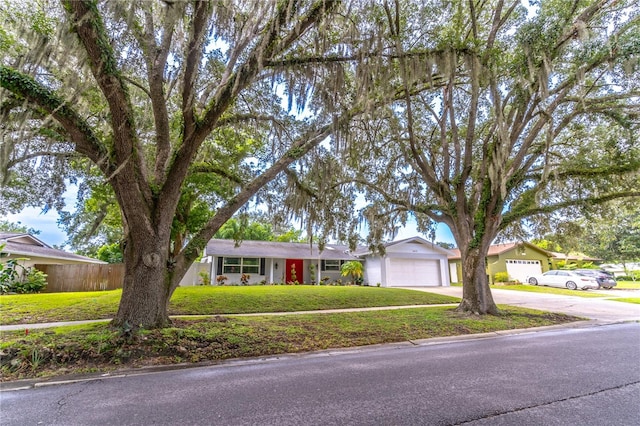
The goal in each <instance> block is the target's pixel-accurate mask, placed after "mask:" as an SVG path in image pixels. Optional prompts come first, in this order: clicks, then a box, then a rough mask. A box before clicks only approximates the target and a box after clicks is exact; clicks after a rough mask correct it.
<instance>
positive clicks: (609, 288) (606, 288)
mask: <svg viewBox="0 0 640 426" xmlns="http://www.w3.org/2000/svg"><path fill="white" fill-rule="evenodd" d="M604 288H605V290H611V289H612V288H613V287H604Z"/></svg>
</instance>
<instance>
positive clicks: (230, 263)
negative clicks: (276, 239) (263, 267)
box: [222, 257, 260, 274]
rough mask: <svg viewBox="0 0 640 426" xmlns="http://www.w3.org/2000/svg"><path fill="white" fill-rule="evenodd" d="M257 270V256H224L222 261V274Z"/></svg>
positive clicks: (247, 272) (248, 272)
mask: <svg viewBox="0 0 640 426" xmlns="http://www.w3.org/2000/svg"><path fill="white" fill-rule="evenodd" d="M259 271H260V258H258V257H225V258H223V261H222V273H223V274H257V273H258V272H259Z"/></svg>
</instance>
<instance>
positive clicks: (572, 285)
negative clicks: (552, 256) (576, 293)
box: [567, 281, 578, 290]
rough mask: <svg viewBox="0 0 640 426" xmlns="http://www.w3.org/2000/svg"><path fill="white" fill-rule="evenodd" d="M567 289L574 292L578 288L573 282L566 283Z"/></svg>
mask: <svg viewBox="0 0 640 426" xmlns="http://www.w3.org/2000/svg"><path fill="white" fill-rule="evenodd" d="M567 288H568V289H569V290H575V289H577V288H578V286H577V285H576V283H574V282H573V281H567Z"/></svg>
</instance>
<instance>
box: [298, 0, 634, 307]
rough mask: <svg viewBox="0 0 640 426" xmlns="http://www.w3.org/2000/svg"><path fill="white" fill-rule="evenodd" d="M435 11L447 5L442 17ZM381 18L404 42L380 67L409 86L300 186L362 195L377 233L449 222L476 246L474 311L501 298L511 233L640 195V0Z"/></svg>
mask: <svg viewBox="0 0 640 426" xmlns="http://www.w3.org/2000/svg"><path fill="white" fill-rule="evenodd" d="M435 10H437V11H438V16H439V17H440V18H439V19H428V17H429V16H433V14H434V11H435ZM379 19H380V23H381V27H380V33H381V35H380V37H384V38H387V39H388V40H391V41H393V42H394V43H393V44H391V46H393V47H392V48H391V50H390V51H388V52H387V55H385V56H383V58H376V60H378V61H382V62H384V66H382V67H378V68H376V69H375V71H371V76H370V80H371V81H375V82H379V81H385V82H388V84H389V85H390V86H392V87H401V88H402V89H401V96H399V97H398V99H397V100H396V101H395V102H393V103H390V104H388V105H387V106H385V107H381V108H378V109H376V110H375V111H374V112H372V113H371V114H368V115H367V116H362V117H359V118H357V119H355V120H353V122H352V124H351V128H350V129H349V134H348V136H347V137H348V139H349V140H350V141H351V142H350V143H346V144H344V145H342V146H338V147H337V149H336V152H337V154H336V153H331V154H330V155H327V156H326V157H325V158H324V159H323V160H322V161H318V160H317V159H316V158H314V159H313V160H311V159H310V160H309V161H308V162H306V168H305V170H303V171H302V172H301V173H300V176H298V180H299V181H300V182H301V184H300V185H299V187H300V188H301V193H302V194H305V193H306V194H310V195H309V197H308V198H309V199H313V198H314V197H318V196H319V195H320V194H322V195H323V197H324V199H328V198H327V196H326V195H324V194H327V193H331V194H332V195H330V196H329V197H331V196H337V195H333V194H339V193H346V194H349V198H348V199H347V200H346V201H345V200H344V197H343V198H341V199H340V201H339V202H346V203H347V204H349V205H350V206H352V207H351V209H352V211H354V209H355V207H353V206H354V204H353V203H352V201H353V200H355V199H356V197H354V196H353V195H352V194H353V193H360V194H362V198H364V200H365V207H364V208H362V209H360V211H359V216H356V215H355V214H353V213H352V215H353V216H355V217H357V218H358V220H359V221H361V220H364V221H366V222H367V224H368V226H369V228H370V237H371V238H370V240H369V242H370V243H371V244H374V245H375V244H376V243H377V241H379V239H380V236H381V235H384V233H385V231H386V232H387V233H388V232H393V230H394V228H395V227H396V226H397V225H398V224H399V223H403V222H404V221H406V219H407V215H409V214H411V215H414V216H415V217H416V219H417V221H418V224H419V226H420V228H421V229H423V230H425V231H429V230H432V229H433V225H434V223H445V224H446V225H448V226H449V228H450V229H451V231H452V233H453V235H454V237H455V240H456V243H457V245H458V248H459V249H460V250H461V257H462V263H463V281H464V297H463V302H462V304H461V309H463V310H467V311H471V312H475V313H487V312H496V310H497V308H496V306H495V304H494V303H493V300H492V298H491V293H490V290H489V287H488V282H487V279H486V271H485V257H486V253H487V251H488V248H489V246H490V245H491V244H492V243H493V241H494V240H495V239H496V238H497V237H499V236H502V237H509V236H511V237H520V238H522V237H523V235H526V234H527V233H528V232H535V231H536V229H537V228H538V227H540V225H541V224H542V223H548V218H549V217H550V216H552V215H553V214H554V212H555V214H556V215H561V216H564V217H566V216H569V217H571V216H575V212H576V211H581V210H585V209H588V208H590V207H593V206H595V205H598V204H601V203H604V202H607V201H610V200H614V199H618V198H625V197H627V198H628V197H633V198H635V202H636V204H637V201H638V197H640V189H639V188H640V179H639V176H640V174H639V170H640V144H638V139H637V137H638V135H639V134H640V102H639V99H640V97H639V96H638V95H640V89H639V86H638V84H637V82H638V81H640V63H639V61H640V25H639V23H640V14H639V8H638V7H637V4H636V3H635V2H630V1H629V2H624V1H622V2H620V1H606V0H601V1H576V2H555V1H542V2H540V3H536V4H534V5H532V6H531V7H530V8H529V9H527V8H525V7H524V6H523V5H522V4H521V2H520V1H491V2H482V3H476V2H464V1H454V2H426V3H421V4H413V3H412V4H409V3H405V2H401V1H399V0H398V1H395V2H390V1H389V2H384V5H383V11H382V12H381V16H380V17H379ZM340 165H344V166H343V167H340ZM327 170H332V171H337V173H327V172H326V171H327ZM326 176H331V177H332V179H331V181H328V180H327V179H326ZM295 203H296V204H295V205H297V206H302V204H301V203H300V201H299V199H298V198H296V199H295ZM335 204H337V202H336V201H333V200H330V201H329V203H328V204H327V205H326V207H327V210H330V208H331V207H332V205H335ZM316 205H317V204H316ZM305 208H306V207H304V206H303V207H302V208H301V210H304V209H305ZM354 212H355V211H354ZM316 216H318V217H322V214H318V213H316ZM324 223H326V222H324ZM319 226H322V223H321V224H320V225H319Z"/></svg>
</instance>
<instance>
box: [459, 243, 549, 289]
mask: <svg viewBox="0 0 640 426" xmlns="http://www.w3.org/2000/svg"><path fill="white" fill-rule="evenodd" d="M451 252H452V253H453V256H450V257H449V268H450V273H451V281H453V282H462V260H461V258H460V250H458V249H453V250H451ZM552 257H553V254H552V253H551V252H549V251H547V250H543V249H541V248H540V247H537V246H535V245H533V244H531V243H527V242H518V243H508V244H496V245H492V246H491V247H489V253H488V254H487V260H486V262H487V276H488V277H489V282H490V283H493V282H494V277H495V274H496V273H497V272H506V273H508V274H509V279H510V280H514V281H520V282H522V283H524V282H526V280H527V277H529V276H531V275H535V274H541V273H542V272H546V271H548V270H549V269H550V260H549V259H550V258H552Z"/></svg>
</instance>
